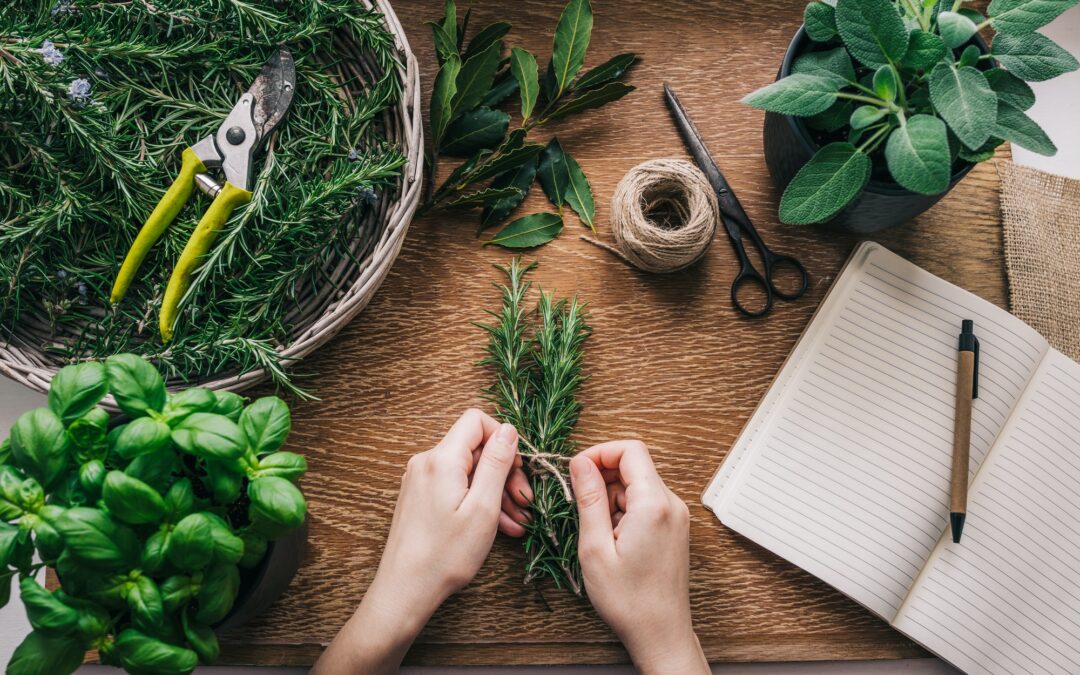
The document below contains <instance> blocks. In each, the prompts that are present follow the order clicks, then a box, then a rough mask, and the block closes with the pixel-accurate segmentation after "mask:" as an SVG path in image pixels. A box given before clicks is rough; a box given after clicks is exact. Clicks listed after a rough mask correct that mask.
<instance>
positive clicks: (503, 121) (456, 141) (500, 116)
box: [442, 107, 510, 157]
mask: <svg viewBox="0 0 1080 675" xmlns="http://www.w3.org/2000/svg"><path fill="white" fill-rule="evenodd" d="M509 126H510V115H508V114H506V113H505V112H503V111H501V110H492V109H491V108H485V107H479V108H474V109H473V110H470V111H468V112H466V113H465V114H463V115H462V116H461V117H459V118H457V119H456V120H454V122H453V123H452V124H451V125H450V127H449V128H448V129H447V130H446V137H445V138H444V139H443V145H442V152H443V154H446V155H450V156H453V157H468V156H469V155H471V154H473V153H474V152H476V151H477V150H482V149H489V148H494V147H495V146H497V145H498V144H499V142H500V141H502V139H503V138H504V137H505V136H506V130H507V128H508V127H509Z"/></svg>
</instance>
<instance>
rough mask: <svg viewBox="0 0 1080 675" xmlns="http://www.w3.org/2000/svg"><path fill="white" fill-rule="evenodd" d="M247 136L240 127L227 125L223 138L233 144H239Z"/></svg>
mask: <svg viewBox="0 0 1080 675" xmlns="http://www.w3.org/2000/svg"><path fill="white" fill-rule="evenodd" d="M245 138H247V134H245V133H244V130H243V129H241V128H240V127H229V130H228V131H226V132H225V140H227V141H228V142H230V143H232V144H233V145H240V144H241V143H243V142H244V139H245Z"/></svg>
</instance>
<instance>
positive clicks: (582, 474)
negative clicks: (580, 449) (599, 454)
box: [570, 455, 592, 480]
mask: <svg viewBox="0 0 1080 675" xmlns="http://www.w3.org/2000/svg"><path fill="white" fill-rule="evenodd" d="M589 464H592V462H591V461H589V459H588V458H587V457H581V456H580V455H579V456H577V457H574V458H573V459H571V460H570V477H571V478H573V479H574V480H581V479H583V478H587V477H588V476H589V467H588V465H589Z"/></svg>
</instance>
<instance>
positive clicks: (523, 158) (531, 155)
mask: <svg viewBox="0 0 1080 675" xmlns="http://www.w3.org/2000/svg"><path fill="white" fill-rule="evenodd" d="M505 146H506V144H505V143H504V144H503V147H505ZM543 150H544V146H542V145H540V144H539V143H529V144H528V145H522V146H521V147H518V148H514V149H512V150H505V151H504V150H501V149H500V152H499V153H497V155H496V156H495V157H494V158H492V159H491V160H490V161H487V162H485V163H484V164H481V165H480V166H479V167H477V169H476V171H474V172H473V174H472V180H473V181H478V180H483V179H484V178H487V177H488V176H494V175H496V174H500V173H503V172H505V171H509V170H511V169H516V168H517V167H519V166H521V165H522V164H525V163H530V162H532V161H533V160H534V159H536V156H537V155H539V154H540V153H541V152H543ZM491 187H495V186H494V185H493V186H491ZM503 187H506V186H503Z"/></svg>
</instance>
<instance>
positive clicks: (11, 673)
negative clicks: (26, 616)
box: [3, 578, 86, 675]
mask: <svg viewBox="0 0 1080 675" xmlns="http://www.w3.org/2000/svg"><path fill="white" fill-rule="evenodd" d="M3 583H4V584H5V585H7V586H8V587H10V580H9V579H7V578H4V580H3ZM85 652H86V649H85V648H84V647H83V644H82V642H81V641H80V640H79V639H78V638H76V637H75V636H73V635H63V636H61V635H46V634H44V633H42V632H40V631H36V630H35V631H31V632H30V634H29V635H27V636H26V637H25V638H24V639H23V641H22V642H20V643H19V646H18V647H16V648H15V651H14V652H12V653H11V659H10V660H9V661H8V664H7V671H6V672H7V675H45V674H46V673H48V674H50V675H51V674H52V673H73V672H75V669H77V668H78V667H79V666H80V665H81V664H82V661H83V656H84V654H85Z"/></svg>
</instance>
